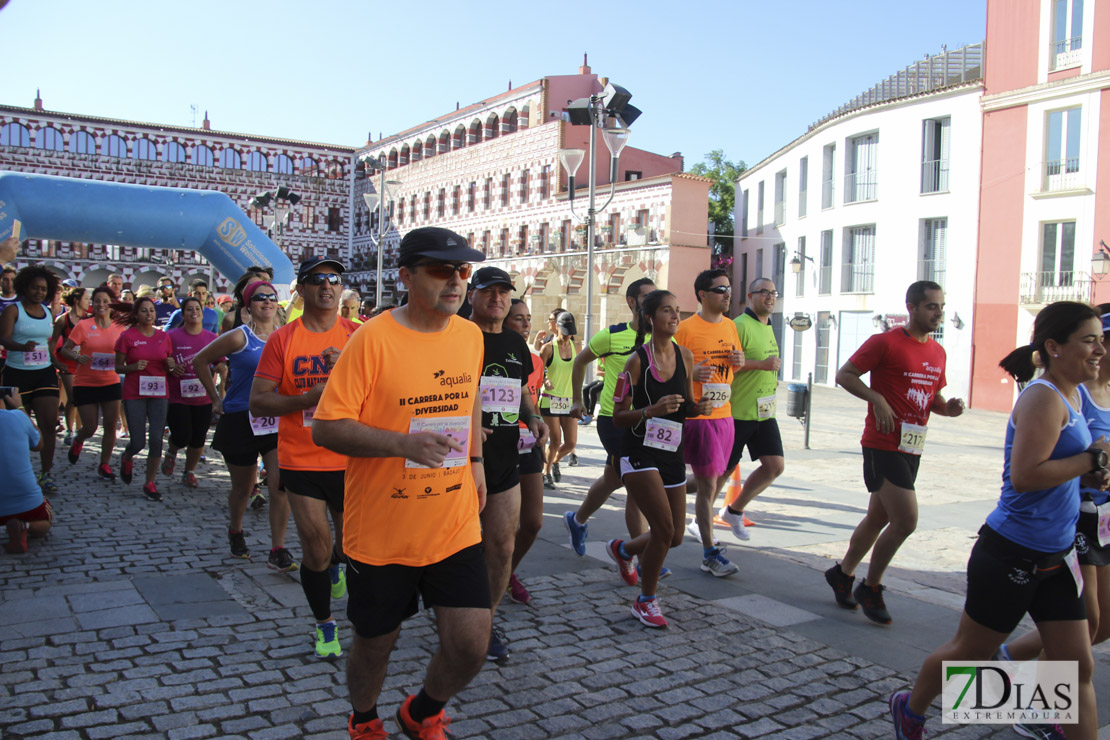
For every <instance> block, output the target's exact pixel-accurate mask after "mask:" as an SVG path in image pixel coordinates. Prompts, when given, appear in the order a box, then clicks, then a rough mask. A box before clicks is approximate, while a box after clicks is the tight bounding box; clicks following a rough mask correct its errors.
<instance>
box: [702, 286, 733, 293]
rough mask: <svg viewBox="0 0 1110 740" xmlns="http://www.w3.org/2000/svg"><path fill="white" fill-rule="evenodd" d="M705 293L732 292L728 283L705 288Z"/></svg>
mask: <svg viewBox="0 0 1110 740" xmlns="http://www.w3.org/2000/svg"><path fill="white" fill-rule="evenodd" d="M705 290H706V292H707V293H716V294H717V295H726V294H728V293H731V292H732V287H731V286H728V285H718V286H716V287H714V288H706V289H705Z"/></svg>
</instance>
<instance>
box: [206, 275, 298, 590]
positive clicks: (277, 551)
mask: <svg viewBox="0 0 1110 740" xmlns="http://www.w3.org/2000/svg"><path fill="white" fill-rule="evenodd" d="M244 278H246V276H244ZM243 305H244V306H245V307H246V309H247V312H248V315H249V320H248V321H247V322H246V323H245V324H241V325H239V326H236V327H235V328H233V329H231V330H229V331H226V332H224V333H223V334H221V335H220V336H219V337H217V338H216V339H215V340H214V341H213V342H212V343H211V344H209V345H208V346H207V347H205V348H204V349H202V350H201V351H200V352H198V353H197V355H196V357H194V358H193V369H194V370H195V371H196V374H197V379H198V380H199V381H200V382H201V385H203V386H204V389H205V390H206V391H207V392H208V397H209V398H210V399H211V400H212V413H213V414H221V413H222V415H221V416H220V420H219V421H218V422H216V433H215V434H214V435H213V436H212V447H213V448H214V449H216V450H218V451H219V452H221V453H222V454H223V456H224V462H225V463H226V464H227V469H228V472H229V473H231V494H230V495H229V496H228V505H229V507H230V509H231V512H230V513H231V517H230V518H231V521H230V526H229V527H228V535H227V536H228V545H229V548H230V550H231V555H232V557H237V558H250V550H249V548H248V547H247V544H246V533H245V532H243V515H244V514H245V513H246V510H247V502H248V500H249V499H250V494H251V491H252V490H253V488H254V482H255V481H256V480H258V458H259V457H261V458H262V462H263V464H264V465H265V466H266V483H267V487H268V488H269V489H270V557H269V560H268V565H269V566H270V567H271V568H273V569H274V570H280V571H283V572H288V571H293V570H296V569H297V563H296V561H294V560H293V557H292V555H290V554H289V551H288V550H286V549H285V530H286V526H287V525H288V523H289V499H288V497H287V496H286V495H285V491H283V490H282V489H281V481H280V473H279V472H278V459H277V436H278V435H277V419H276V418H273V417H255V416H252V415H251V413H250V411H249V410H248V407H249V405H250V395H251V385H252V384H253V383H254V371H255V369H256V368H257V367H258V360H259V358H261V357H262V348H263V347H265V346H266V340H267V339H268V338H269V336H270V334H271V333H272V332H273V331H275V330H276V329H277V328H278V326H279V325H280V322H279V320H278V319H277V308H278V303H277V291H276V290H275V289H274V286H273V285H272V284H270V283H268V282H266V281H255V282H252V283H249V284H247V285H246V287H245V288H244V289H243ZM221 357H226V358H227V364H228V368H229V371H230V373H231V385H230V386H229V387H228V389H227V393H226V394H225V395H224V397H223V398H222V399H221V398H220V395H219V393H218V392H217V391H216V384H215V383H214V382H213V380H212V371H211V369H210V366H211V365H212V364H214V363H217V362H219V360H220V358H221Z"/></svg>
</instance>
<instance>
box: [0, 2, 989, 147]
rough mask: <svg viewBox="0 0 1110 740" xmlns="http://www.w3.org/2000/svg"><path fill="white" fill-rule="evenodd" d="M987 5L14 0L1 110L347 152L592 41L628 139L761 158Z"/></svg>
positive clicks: (576, 60)
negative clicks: (35, 109) (632, 116)
mask: <svg viewBox="0 0 1110 740" xmlns="http://www.w3.org/2000/svg"><path fill="white" fill-rule="evenodd" d="M490 6H496V7H490ZM985 18H986V3H985V0H971V1H970V2H969V1H968V0H934V1H933V2H931V3H929V4H928V5H922V4H919V3H918V4H915V3H903V2H900V1H891V0H881V1H880V0H853V1H852V2H840V1H839V0H780V1H779V2H776V3H766V2H752V1H749V0H718V1H716V2H710V1H708V0H686V1H685V2H681V3H675V2H673V1H670V2H662V1H657V0H640V1H639V2H627V1H624V0H610V1H609V2H604V3H598V2H580V1H579V0H563V1H562V2H556V3H541V2H535V1H534V0H523V2H508V3H493V4H491V3H480V2H460V1H459V0H453V1H452V2H442V1H441V0H424V1H423V2H420V3H385V2H381V1H380V0H362V1H361V2H360V1H356V0H315V1H314V2H312V3H303V2H300V3H299V2H291V1H290V0H269V1H268V2H265V3H259V2H252V3H247V2H243V1H242V0H222V1H219V2H217V1H215V0H190V1H189V2H184V1H183V0H178V2H169V1H168V0H153V1H152V0H142V1H140V0H104V2H98V3H93V2H89V1H88V0H10V2H9V3H8V4H7V6H6V7H4V8H3V9H2V10H0V33H2V34H3V38H4V40H5V43H4V51H5V58H6V61H7V63H6V65H5V66H6V67H7V71H8V74H5V75H3V76H2V77H0V103H3V104H8V105H20V106H26V107H30V105H31V103H32V101H33V100H34V97H35V90H36V89H41V90H42V97H43V101H44V104H45V106H46V108H47V109H48V110H58V111H66V112H73V113H84V114H90V115H97V116H105V117H112V118H123V119H128V120H138V121H147V122H152V123H164V124H171V125H177V126H181V125H184V126H189V125H192V123H193V113H192V111H191V110H190V106H191V105H192V104H196V105H197V106H198V107H199V109H200V113H199V114H198V117H197V125H199V121H200V118H201V117H203V115H204V111H205V110H207V111H208V112H209V116H210V118H211V120H212V125H213V128H216V129H220V130H226V131H240V132H246V133H253V134H262V135H267V136H280V137H285V138H292V139H303V140H308V141H322V142H326V143H331V144H344V145H349V146H355V145H362V144H364V143H365V142H366V137H367V134H368V132H373V136H374V138H377V137H378V134H379V133H384V134H385V135H387V136H388V135H389V134H391V133H393V132H396V131H399V130H402V129H405V128H408V127H409V126H412V125H414V124H416V123H419V122H421V121H424V120H427V119H429V118H434V117H436V116H438V115H441V114H443V113H446V112H448V111H451V110H454V108H455V103H456V102H458V103H460V104H461V105H464V106H465V105H467V104H469V103H472V102H476V101H478V100H481V99H483V98H486V97H488V96H490V95H493V94H496V93H499V92H502V91H504V90H506V89H508V85H509V82H510V80H511V81H512V83H513V84H514V85H519V84H523V83H525V82H529V81H532V80H535V79H538V78H540V77H543V76H544V75H557V74H574V73H575V72H576V71H577V68H578V66H579V65H580V64H581V63H582V54H583V52H588V53H589V63H590V66H591V68H592V69H593V71H594V72H595V73H597V74H600V75H605V76H608V77H609V78H610V79H611V80H612V81H613V82H616V83H619V84H621V85H623V86H625V87H626V88H628V89H629V91H630V92H631V93H632V94H633V99H632V102H633V104H635V105H636V106H637V107H639V108H640V109H641V110H643V111H644V113H643V115H642V116H641V118H640V119H639V120H638V121H637V122H636V123H635V124H634V126H633V133H632V137H631V139H630V142H629V143H630V144H631V145H632V146H636V147H640V148H643V149H648V150H651V151H655V152H659V153H662V154H670V153H672V152H675V151H680V152H682V153H683V154H684V155H685V156H686V165H687V167H690V166H692V165H693V164H695V163H696V162H699V161H701V159H702V157H703V155H704V154H705V153H706V152H708V151H710V150H712V149H723V150H724V151H725V153H726V155H727V156H728V158H729V159H731V160H734V161H735V160H745V161H746V162H747V163H748V164H755V163H756V162H758V161H759V160H760V159H762V158H764V157H766V156H767V155H768V154H770V153H772V152H774V151H775V150H776V149H778V148H779V147H780V146H782V145H783V144H786V143H787V142H789V141H790V140H792V139H793V138H795V137H797V136H799V135H801V134H802V133H804V132H805V129H806V127H807V126H808V125H809V124H810V123H812V122H813V121H815V120H816V119H818V118H820V117H821V116H823V115H825V114H826V113H828V112H830V111H831V110H833V109H834V108H836V107H837V106H839V105H841V104H843V103H845V102H847V101H848V100H849V99H851V98H852V97H854V96H855V95H857V94H858V93H860V92H862V91H863V90H865V89H867V88H869V87H871V86H872V85H874V84H875V83H877V82H879V81H880V80H882V79H883V78H885V77H886V76H888V75H890V74H892V73H894V72H895V71H897V70H899V69H901V68H902V67H905V66H906V65H908V64H910V63H912V62H914V61H916V60H918V59H921V58H922V57H923V56H924V55H925V54H926V53H929V54H936V53H938V52H939V51H940V48H941V45H942V44H947V45H948V48H949V49H954V48H956V47H958V46H961V45H963V44H967V43H976V42H978V41H981V40H982V39H983V37H984V35H985V28H986V20H985ZM13 61H14V64H13Z"/></svg>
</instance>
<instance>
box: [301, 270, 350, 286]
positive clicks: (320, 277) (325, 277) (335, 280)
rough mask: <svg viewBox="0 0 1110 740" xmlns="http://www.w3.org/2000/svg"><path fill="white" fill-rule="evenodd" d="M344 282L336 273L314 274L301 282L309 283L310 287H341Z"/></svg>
mask: <svg viewBox="0 0 1110 740" xmlns="http://www.w3.org/2000/svg"><path fill="white" fill-rule="evenodd" d="M342 280H343V278H341V277H339V275H337V274H335V273H334V272H314V273H312V274H311V275H309V276H307V277H305V279H304V280H302V281H301V282H302V283H307V284H308V285H323V284H324V283H331V284H332V285H339V283H340V282H342Z"/></svg>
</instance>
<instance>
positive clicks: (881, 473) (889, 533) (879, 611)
mask: <svg viewBox="0 0 1110 740" xmlns="http://www.w3.org/2000/svg"><path fill="white" fill-rule="evenodd" d="M906 310H907V312H908V313H909V321H908V322H907V323H906V325H905V326H903V327H897V328H894V329H890V330H888V331H886V332H883V333H882V334H875V335H874V336H872V337H871V338H869V339H868V340H867V341H866V342H864V343H863V346H862V347H860V348H859V349H858V350H856V353H855V354H854V355H852V357H851V359H849V360H848V362H846V363H844V367H842V368H840V370H839V371H838V372H837V374H836V382H837V383H838V384H839V385H841V386H843V387H844V390H846V391H848V392H849V393H851V394H852V395H853V396H856V397H857V398H862V399H863V400H864V401H867V403H868V407H867V420H866V421H865V422H864V426H863V439H862V440H861V443H862V445H863V480H864V483H865V484H866V485H867V490H868V491H870V493H871V500H870V502H869V503H868V505H867V514H866V516H864V518H863V521H861V522H860V523H859V526H857V527H856V530H855V531H854V532H853V533H852V539H851V542H850V543H849V545H848V551H847V552H846V553H845V554H844V559H843V560H842V561H841V562H840V563H837V564H836V565H834V566H833V567H831V568H829V569H828V570H827V571H825V580H826V581H828V583H829V585H830V586H832V589H833V593H834V595H835V596H836V603H837V604H839V605H840V606H841V607H843V608H845V609H855V608H856V606H857V605H861V606H862V607H863V613H864V616H866V617H867V618H868V619H870V620H871V621H873V622H878V623H879V624H890V622H891V619H890V613H889V612H887V610H886V604H885V603H884V602H883V587H882V585H881V583H880V582H881V581H882V577H883V573H884V572H885V571H886V568H887V566H888V565H890V561H891V560H892V559H893V558H894V553H896V552H898V548H899V547H901V546H902V543H903V542H905V541H906V538H907V537H909V536H910V535H911V534H913V530H914V528H916V527H917V493H916V491H915V490H914V484H915V481H916V480H917V468H918V465H919V464H920V462H921V453H922V451H923V450H924V447H925V432H926V425H928V423H929V414H930V413H936V414H940V415H941V416H959V415H960V414H962V413H963V411H964V402H963V401H961V400H960V399H958V398H952V399H949V400H947V401H946V400H945V399H944V397H943V396H941V395H940V390H941V388H943V387H944V386H945V383H946V381H945V377H944V364H945V354H944V348H943V347H941V346H940V344H938V343H937V342H936V340H934V339H933V338H932V337H931V336H929V335H930V334H931V333H932V332H934V331H936V330H937V327H939V326H940V324H941V322H942V321H943V320H944V290H943V289H942V288H941V287H940V286H939V285H937V284H936V283H934V282H931V281H929V280H921V281H918V282H916V283H914V284H913V285H911V286H910V287H909V289H908V290H907V291H906ZM866 373H871V385H870V387H868V386H867V385H866V384H865V383H864V382H863V380H862V378H861V376H862V375H864V374H866ZM872 547H874V548H875V550H874V552H872V553H871V563H870V565H869V567H868V570H867V578H866V579H865V580H864V581H863V582H861V583H860V584H859V585H858V586H856V588H855V590H854V591H853V590H852V584H853V582H854V581H855V575H854V574H855V571H856V567H857V566H858V565H859V563H860V561H861V560H863V557H864V555H866V554H867V553H868V551H869V550H871V548H872ZM853 596H854V597H855V598H853Z"/></svg>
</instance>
